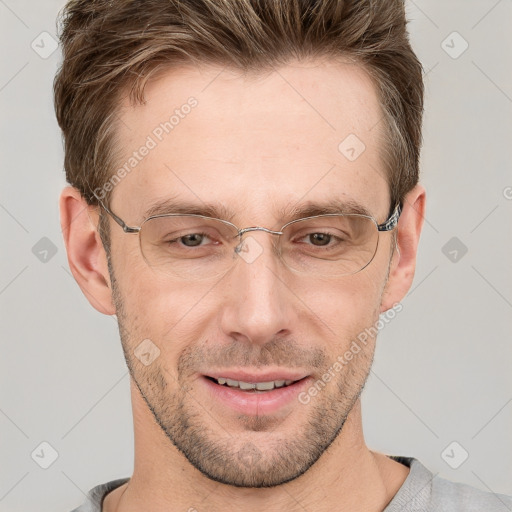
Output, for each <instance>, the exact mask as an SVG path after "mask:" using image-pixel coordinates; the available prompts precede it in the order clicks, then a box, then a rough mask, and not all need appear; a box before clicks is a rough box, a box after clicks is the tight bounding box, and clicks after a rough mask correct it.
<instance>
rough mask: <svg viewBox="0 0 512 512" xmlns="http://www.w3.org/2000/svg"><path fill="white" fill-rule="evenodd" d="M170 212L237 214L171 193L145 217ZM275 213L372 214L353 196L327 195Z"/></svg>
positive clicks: (291, 216) (222, 216) (292, 216)
mask: <svg viewBox="0 0 512 512" xmlns="http://www.w3.org/2000/svg"><path fill="white" fill-rule="evenodd" d="M169 213H175V214H181V215H202V216H204V217H214V218H217V219H222V220H227V221H229V222H232V221H233V219H234V218H235V217H236V216H237V213H236V212H234V211H232V210H230V209H229V208H227V207H226V206H225V205H223V204H221V203H215V204H214V203H204V202H201V203H194V202H191V201H186V200H181V199H177V198H173V197H171V198H166V199H163V200H160V201H156V202H155V203H153V204H151V205H150V206H149V207H148V208H147V209H146V211H145V212H144V219H147V218H149V217H153V216H157V215H166V214H169ZM276 213H277V217H278V218H279V219H287V221H286V222H290V221H292V220H297V219H302V218H304V217H313V216H315V215H328V214H338V213H352V214H359V215H368V216H370V217H371V216H372V214H371V213H370V210H369V209H368V208H367V207H366V206H364V205H362V204H360V203H358V202H356V201H354V200H353V199H347V200H342V199H328V200H325V201H322V202H318V201H307V202H305V203H301V204H298V203H296V204H292V205H290V204H289V205H286V206H284V207H282V208H279V209H277V212H276Z"/></svg>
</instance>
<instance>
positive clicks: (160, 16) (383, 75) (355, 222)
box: [55, 0, 512, 512]
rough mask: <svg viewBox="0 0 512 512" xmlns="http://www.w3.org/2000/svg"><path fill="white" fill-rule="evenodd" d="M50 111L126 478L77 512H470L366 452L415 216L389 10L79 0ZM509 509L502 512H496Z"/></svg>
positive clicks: (405, 283)
mask: <svg viewBox="0 0 512 512" xmlns="http://www.w3.org/2000/svg"><path fill="white" fill-rule="evenodd" d="M62 19H63V27H62V35H61V40H62V44H63V51H64V61H63V64H62V68H61V70H60V71H59V74H58V76H57V78H56V81H55V101H56V112H57V117H58V120H59V124H60V126H61V128H62V130H63V134H64V139H65V150H66V153H65V169H66V175H67V179H68V182H69V183H70V185H71V186H70V187H67V188H65V189H64V191H63V192H62V195H61V200H60V209H61V218H62V226H63V233H64V239H65V244H66V248H67V253H68V259H69V264H70V268H71V271H72V272H73V275H74V277H75V279H76V280H77V282H78V284H79V286H80V287H81V289H82V291H83V293H84V294H85V295H86V296H87V298H88V300H89V301H90V303H91V305H92V306H93V307H95V308H96V309H97V310H98V311H100V312H101V313H103V314H107V315H114V314H115V315H116V316H117V319H118V322H119V329H120V336H121V341H122V346H123V351H124V355H125V359H126V362H127V365H128V368H129V370H130V375H131V395H132V405H133V416H134V430H135V467H134V473H133V475H132V477H131V478H129V479H128V478H123V479H120V480H115V481H112V482H108V483H106V484H102V485H98V486H97V487H95V488H94V489H92V490H91V491H90V493H89V496H88V499H87V502H86V503H85V504H83V505H82V507H79V508H78V509H76V510H77V511H100V510H102V511H104V512H133V511H142V510H147V511H152V512H159V511H174V510H188V511H198V512H201V511H221V510H222V511H225V510H248V511H263V510H265V511H270V510H276V511H277V510H279V511H299V510H301V511H302V510H314V511H327V510H347V511H348V510H350V511H365V512H373V511H375V512H377V511H383V510H385V511H386V512H394V511H409V510H429V511H438V510H439V511H440V510H443V511H444V510H486V511H500V510H507V509H510V508H511V507H512V499H511V498H508V497H506V496H503V495H495V494H492V493H485V492H482V491H479V490H477V489H474V488H471V487H469V486H466V485H462V484H456V483H451V482H448V481H447V480H443V479H441V478H435V477H434V475H433V474H432V473H431V472H430V471H429V470H428V469H427V468H425V467H424V466H423V465H422V464H421V463H420V462H419V461H418V460H417V459H414V458H412V457H398V456H387V455H385V454H382V453H378V452H375V451H372V450H370V449H369V448H368V447H367V446H366V445H365V442H364V437H363V432H362V422H361V405H360V395H361V392H362V390H363V387H364V385H365V382H366V379H367V377H368V374H369V371H370V368H371V364H372V360H373V354H374V350H375V342H376V332H377V330H378V329H377V328H376V327H375V326H376V325H377V324H378V322H379V315H380V314H384V315H385V314H390V312H392V311H394V310H395V309H396V308H399V307H400V301H401V300H402V298H403V297H404V296H405V294H406V293H407V291H408V289H409V288H410V286H411V282H412V280H413V276H414V269H415V260H416V252H417V247H418V241H419V237H420V231H421V228H422V223H423V215H424V212H425V190H424V189H423V187H422V186H421V185H420V184H419V183H418V160H419V151H420V141H421V117H422V110H423V84H422V70H421V65H420V64H419V62H418V60H417V58H416V57H415V55H414V53H413V52H412V50H411V48H410V45H409V42H408V36H407V32H406V23H405V15H404V7H403V5H402V2H400V1H398V0H386V1H379V2H377V1H365V2H363V1H346V2H345V1H332V0H322V1H320V0H318V1H314V0H310V1H304V0H283V1H281V2H274V1H272V0H268V1H265V0H243V1H242V0H222V1H220V0H181V1H179V2H178V1H177V0H171V1H169V0H146V1H145V2H137V1H135V0H132V1H128V0H126V1H124V0H123V1H121V0H118V1H115V0H109V1H107V0H93V1H91V0H74V1H71V2H69V3H68V5H67V7H66V8H65V11H64V14H63V18H62ZM507 507H508V508H507Z"/></svg>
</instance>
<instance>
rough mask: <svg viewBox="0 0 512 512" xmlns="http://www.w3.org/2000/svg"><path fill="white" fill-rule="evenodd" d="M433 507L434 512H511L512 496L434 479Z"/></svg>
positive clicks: (437, 478) (438, 478) (443, 479)
mask: <svg viewBox="0 0 512 512" xmlns="http://www.w3.org/2000/svg"><path fill="white" fill-rule="evenodd" d="M432 506H433V509H434V510H440V511H441V510H450V511H452V510H453V511H454V512H455V511H457V512H458V511H461V512H462V511H464V512H480V511H485V512H510V511H511V510H512V496H506V495H505V494H497V493H494V492H490V491H483V490H481V489H477V488H476V487H472V486H470V485H467V484H462V483H459V482H452V481H450V480H446V479H445V478H440V477H434V479H433V480H432ZM447 506H448V507H449V508H448V509H447Z"/></svg>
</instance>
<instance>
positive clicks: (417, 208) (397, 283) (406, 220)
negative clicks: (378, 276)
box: [380, 185, 426, 313]
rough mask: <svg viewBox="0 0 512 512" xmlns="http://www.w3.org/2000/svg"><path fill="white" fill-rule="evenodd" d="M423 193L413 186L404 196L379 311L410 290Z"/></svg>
mask: <svg viewBox="0 0 512 512" xmlns="http://www.w3.org/2000/svg"><path fill="white" fill-rule="evenodd" d="M425 203H426V193H425V189H424V188H423V186H421V185H416V186H415V187H414V188H413V189H412V190H411V191H410V192H409V193H408V194H407V195H406V196H405V198H404V204H403V209H402V214H401V215H400V220H399V221H398V226H397V228H395V229H397V240H396V243H397V246H398V251H397V250H396V249H395V251H394V254H393V260H392V262H391V268H390V272H389V278H388V281H387V283H386V286H385V288H384V293H383V295H382V301H381V308H380V312H381V313H383V312H384V311H387V310H388V309H390V308H392V307H393V304H396V303H397V302H400V301H401V300H402V299H403V298H404V297H405V295H406V294H407V292H408V291H409V289H410V287H411V284H412V281H413V279H414V272H415V270H416V255H417V252H418V244H419V241H420V234H421V229H422V227H423V220H424V217H425Z"/></svg>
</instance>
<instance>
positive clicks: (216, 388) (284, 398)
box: [202, 376, 310, 416]
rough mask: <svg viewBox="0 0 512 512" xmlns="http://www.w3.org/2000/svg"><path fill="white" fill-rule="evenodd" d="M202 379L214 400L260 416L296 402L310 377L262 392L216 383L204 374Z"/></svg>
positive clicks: (239, 410)
mask: <svg viewBox="0 0 512 512" xmlns="http://www.w3.org/2000/svg"><path fill="white" fill-rule="evenodd" d="M202 380H203V381H204V383H205V385H206V386H207V388H208V390H209V391H210V393H211V394H212V396H213V398H214V399H215V400H216V401H219V402H221V403H223V404H224V405H226V406H228V407H229V408H230V409H233V410H235V411H237V412H239V413H242V414H246V415H249V416H261V415H264V414H273V413H275V412H278V411H279V410H280V409H282V408H284V407H285V406H286V405H288V404H290V403H292V402H294V401H295V402H297V401H298V398H297V397H298V395H299V393H300V392H301V391H303V390H304V388H305V387H306V386H307V385H308V382H309V380H310V379H309V378H308V377H306V378H304V379H302V380H300V381H297V382H294V383H293V384H290V385H289V386H284V387H282V388H274V389H272V390H270V391H263V392H252V391H242V390H241V389H239V388H232V387H229V386H226V385H220V384H217V383H216V382H213V381H212V380H210V379H209V378H207V377H204V376H203V377H202Z"/></svg>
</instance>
